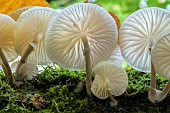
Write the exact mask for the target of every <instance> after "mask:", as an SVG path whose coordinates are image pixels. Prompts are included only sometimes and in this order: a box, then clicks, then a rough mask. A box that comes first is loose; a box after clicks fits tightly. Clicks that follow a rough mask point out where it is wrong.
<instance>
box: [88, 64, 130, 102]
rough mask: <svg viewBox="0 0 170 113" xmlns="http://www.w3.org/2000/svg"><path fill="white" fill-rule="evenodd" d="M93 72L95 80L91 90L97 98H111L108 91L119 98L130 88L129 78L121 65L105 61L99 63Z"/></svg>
mask: <svg viewBox="0 0 170 113" xmlns="http://www.w3.org/2000/svg"><path fill="white" fill-rule="evenodd" d="M93 71H94V72H95V79H94V81H93V83H92V87H91V90H92V92H93V94H94V95H95V96H96V97H98V98H100V99H105V98H107V97H108V96H109V94H108V92H107V91H108V90H109V91H110V92H111V94H112V95H114V96H119V95H121V94H123V93H124V92H125V90H126V88H127V86H128V77H127V74H126V72H125V70H124V69H123V68H122V67H121V66H120V65H118V64H116V63H114V62H112V63H111V62H110V61H104V62H100V63H98V64H97V65H96V66H95V67H94V68H93Z"/></svg>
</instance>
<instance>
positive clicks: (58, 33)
mask: <svg viewBox="0 0 170 113" xmlns="http://www.w3.org/2000/svg"><path fill="white" fill-rule="evenodd" d="M84 37H85V38H87V42H88V44H89V49H90V60H91V65H92V66H94V65H96V64H97V63H99V62H100V61H104V60H108V59H109V57H110V55H111V54H112V52H113V50H114V48H115V47H116V45H117V40H118V29H117V25H116V22H115V20H114V19H113V18H112V17H111V16H110V15H109V13H107V11H105V10H104V9H103V8H102V7H100V6H98V5H95V4H90V3H79V4H74V5H71V6H69V7H67V8H65V9H64V10H63V11H62V12H61V13H60V14H58V15H57V16H56V17H55V19H54V20H53V22H52V24H51V26H50V27H49V29H48V31H47V35H46V38H45V41H46V43H45V44H46V51H47V53H48V56H49V58H50V59H51V60H52V61H53V62H54V63H57V65H59V66H61V67H64V68H67V69H71V70H84V69H85V57H84V55H83V53H84V45H83V42H82V40H83V38H84Z"/></svg>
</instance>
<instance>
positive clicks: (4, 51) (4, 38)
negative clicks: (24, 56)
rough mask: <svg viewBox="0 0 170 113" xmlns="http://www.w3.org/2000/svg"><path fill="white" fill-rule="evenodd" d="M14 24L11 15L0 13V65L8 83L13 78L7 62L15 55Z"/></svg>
mask: <svg viewBox="0 0 170 113" xmlns="http://www.w3.org/2000/svg"><path fill="white" fill-rule="evenodd" d="M14 25H15V21H14V20H13V19H12V18H11V17H9V16H7V15H4V14H0V65H2V68H3V70H4V72H5V75H6V78H7V83H9V84H13V83H14V78H13V75H12V72H11V69H10V66H9V64H8V62H10V61H12V60H14V59H15V58H16V57H17V53H16V51H15V48H14V35H13V33H14V30H13V29H14Z"/></svg>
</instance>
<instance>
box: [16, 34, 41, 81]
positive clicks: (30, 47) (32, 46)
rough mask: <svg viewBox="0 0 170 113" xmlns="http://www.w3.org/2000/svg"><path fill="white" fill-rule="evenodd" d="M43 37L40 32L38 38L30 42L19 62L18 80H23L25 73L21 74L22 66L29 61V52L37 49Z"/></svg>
mask: <svg viewBox="0 0 170 113" xmlns="http://www.w3.org/2000/svg"><path fill="white" fill-rule="evenodd" d="M42 38H43V35H42V34H38V35H37V38H36V39H35V40H34V41H33V42H32V43H29V45H28V48H27V50H26V51H25V53H24V55H23V56H22V57H21V60H20V61H19V64H18V66H17V69H16V80H23V76H24V75H20V74H19V69H20V67H21V66H22V65H23V64H25V63H26V62H27V59H28V56H29V54H30V53H31V52H32V51H34V50H35V45H36V44H37V43H38V42H39V41H40V40H41V39H42Z"/></svg>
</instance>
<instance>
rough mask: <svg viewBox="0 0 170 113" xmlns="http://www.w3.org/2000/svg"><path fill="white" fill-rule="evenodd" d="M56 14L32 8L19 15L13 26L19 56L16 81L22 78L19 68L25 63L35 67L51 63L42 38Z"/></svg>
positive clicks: (47, 10) (53, 11)
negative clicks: (35, 65)
mask: <svg viewBox="0 0 170 113" xmlns="http://www.w3.org/2000/svg"><path fill="white" fill-rule="evenodd" d="M57 14H58V13H57V12H56V11H55V10H53V9H51V8H46V7H33V8H31V9H29V10H27V11H25V12H23V13H22V14H21V16H20V17H19V18H18V20H17V23H16V25H15V30H14V33H15V40H14V42H15V48H16V51H17V53H18V54H19V55H21V56H22V57H21V60H20V63H19V64H18V67H17V69H16V79H17V78H22V77H17V76H22V75H20V74H19V68H20V67H21V66H22V65H23V64H24V63H26V62H32V63H35V64H37V65H44V64H49V63H51V61H50V59H49V58H48V56H47V54H46V51H45V44H44V38H45V34H46V31H47V29H48V27H49V25H50V23H51V21H52V20H53V18H54V16H56V15H57Z"/></svg>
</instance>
